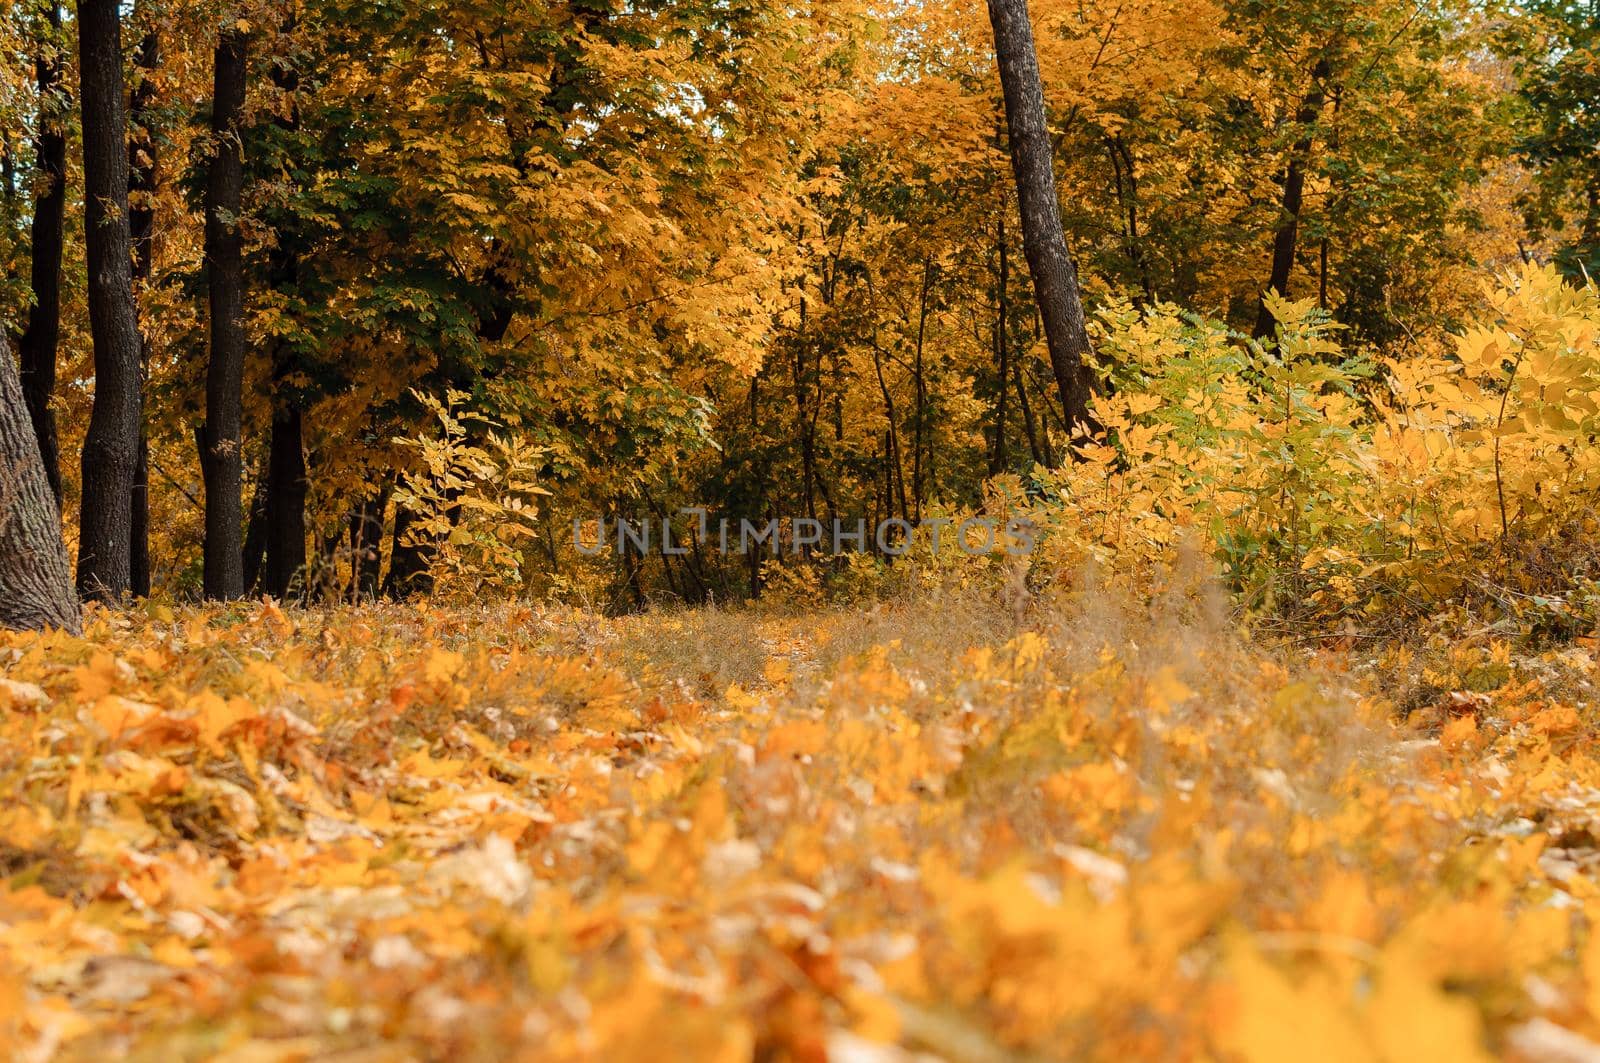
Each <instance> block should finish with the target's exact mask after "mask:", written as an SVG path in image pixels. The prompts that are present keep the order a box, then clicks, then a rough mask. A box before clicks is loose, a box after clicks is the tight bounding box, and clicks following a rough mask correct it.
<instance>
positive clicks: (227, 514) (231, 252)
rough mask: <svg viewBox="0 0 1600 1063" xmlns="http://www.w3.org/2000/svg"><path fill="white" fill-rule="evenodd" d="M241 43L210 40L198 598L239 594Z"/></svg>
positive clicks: (233, 31) (234, 35) (235, 33)
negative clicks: (206, 346)
mask: <svg viewBox="0 0 1600 1063" xmlns="http://www.w3.org/2000/svg"><path fill="white" fill-rule="evenodd" d="M247 59H248V42H247V39H246V36H245V34H244V32H242V31H241V30H240V28H239V27H237V26H231V27H229V28H227V29H224V30H223V31H222V35H221V37H220V38H219V40H218V41H217V49H216V59H215V64H216V65H215V68H214V74H215V79H216V88H215V91H214V93H213V96H212V103H211V135H212V144H211V150H212V152H213V154H212V156H211V163H210V166H209V168H208V170H207V174H206V198H205V210H206V282H207V290H208V293H209V297H210V308H211V357H210V360H209V361H208V362H207V363H206V421H205V425H204V427H203V428H202V429H201V440H202V443H201V448H200V468H201V472H202V474H203V477H204V480H205V489H206V541H205V593H206V597H208V598H222V599H227V598H239V597H242V596H243V595H244V567H243V554H242V545H243V544H242V542H241V541H240V540H241V535H242V530H243V525H244V510H243V506H244V502H243V498H242V478H243V455H242V453H241V448H242V445H243V438H242V435H243V432H242V426H243V420H244V412H243V397H242V392H243V387H244V349H245V334H244V248H243V243H244V241H243V236H242V234H241V232H240V225H239V204H240V200H241V199H242V198H243V193H244V141H243V135H244V126H243V122H242V118H243V114H244V93H245V72H246V63H247Z"/></svg>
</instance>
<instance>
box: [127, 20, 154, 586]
mask: <svg viewBox="0 0 1600 1063" xmlns="http://www.w3.org/2000/svg"><path fill="white" fill-rule="evenodd" d="M133 63H134V68H135V70H136V71H137V76H138V81H137V82H136V83H135V85H134V88H133V93H132V99H131V103H132V107H131V113H130V114H129V119H130V121H131V123H132V126H133V129H132V130H131V133H132V135H131V136H129V138H128V227H129V236H130V238H131V239H132V241H133V281H134V284H135V285H136V287H137V289H138V290H139V291H143V290H144V289H145V288H146V287H147V286H148V285H149V283H150V271H151V269H152V268H153V265H154V243H153V241H154V235H155V218H156V212H155V204H154V199H155V195H156V182H157V179H158V173H157V162H158V158H159V156H158V154H157V149H156V138H155V130H154V128H153V127H154V125H155V121H156V119H155V114H154V112H155V103H156V100H155V78H154V76H153V75H154V74H155V72H156V69H157V68H158V67H160V65H161V36H160V34H158V33H157V32H156V31H155V30H150V31H149V32H147V33H146V34H145V35H144V38H143V39H142V40H141V41H140V42H139V46H138V47H137V48H136V49H134V53H133ZM141 324H143V323H141ZM147 331H148V328H147V327H141V329H140V337H139V376H140V380H141V383H142V382H143V381H144V379H145V378H146V377H147V376H148V374H149V364H150V343H149V340H148V339H147V338H146V336H145V333H146V332H147ZM141 390H142V389H141ZM141 413H142V411H141ZM132 506H133V513H132V517H131V520H130V523H129V531H130V533H131V538H130V541H129V544H128V549H129V567H130V569H131V576H130V580H131V586H132V590H133V593H134V595H135V596H137V597H148V596H149V594H150V440H149V437H148V431H147V428H146V425H145V417H144V416H142V415H141V416H140V418H139V456H138V460H137V462H136V463H135V465H134V476H133V502H132Z"/></svg>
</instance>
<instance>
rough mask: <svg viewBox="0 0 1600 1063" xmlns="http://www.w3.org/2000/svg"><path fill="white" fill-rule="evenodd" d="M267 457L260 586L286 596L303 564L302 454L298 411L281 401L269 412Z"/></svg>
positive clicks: (304, 552) (303, 477) (290, 404)
mask: <svg viewBox="0 0 1600 1063" xmlns="http://www.w3.org/2000/svg"><path fill="white" fill-rule="evenodd" d="M270 448H271V449H270V451H269V454H268V457H267V504H266V509H265V512H264V513H263V516H264V517H265V519H266V529H267V530H266V548H267V564H266V567H265V569H263V571H262V577H261V590H262V592H263V593H266V594H270V595H272V596H273V597H274V598H287V597H288V596H289V591H290V589H291V588H292V587H293V586H294V581H295V580H296V579H297V578H299V576H300V574H301V572H302V571H303V570H304V569H305V567H306V519H305V518H306V491H307V487H308V485H307V480H306V458H305V449H304V443H303V441H302V439H301V425H300V411H299V409H298V408H296V407H295V405H294V404H293V403H292V402H288V401H285V402H282V403H281V404H280V405H279V406H278V408H277V409H276V410H275V411H274V412H273V415H272V442H271V444H270Z"/></svg>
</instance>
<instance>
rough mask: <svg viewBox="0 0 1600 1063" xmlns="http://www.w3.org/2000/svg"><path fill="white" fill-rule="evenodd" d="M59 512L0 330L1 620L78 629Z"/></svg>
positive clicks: (1, 624)
mask: <svg viewBox="0 0 1600 1063" xmlns="http://www.w3.org/2000/svg"><path fill="white" fill-rule="evenodd" d="M79 625H80V620H79V614H78V602H77V599H76V598H75V597H74V596H73V593H72V574H71V569H70V568H68V566H67V548H66V545H65V544H64V543H63V542H62V540H61V514H60V511H59V510H57V508H56V500H55V496H54V495H53V494H51V493H50V483H49V481H48V480H47V479H46V478H45V470H44V463H43V461H42V460H40V457H39V443H38V440H37V439H36V438H35V436H34V431H33V423H32V422H31V421H30V420H29V418H28V410H27V407H26V406H25V405H24V403H23V398H22V386H21V383H20V382H19V381H18V379H17V368H16V365H15V364H14V363H13V362H12V360H11V348H10V345H9V344H7V343H6V340H5V337H4V336H3V335H0V627H5V628H16V629H22V630H37V629H41V628H64V629H66V630H67V631H71V632H73V633H75V634H76V633H77V632H78V631H79V630H80V627H79Z"/></svg>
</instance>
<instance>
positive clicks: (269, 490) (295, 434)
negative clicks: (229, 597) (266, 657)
mask: <svg viewBox="0 0 1600 1063" xmlns="http://www.w3.org/2000/svg"><path fill="white" fill-rule="evenodd" d="M294 28H295V23H294V18H293V16H292V15H291V17H290V18H289V20H288V21H287V22H285V24H284V27H283V36H284V37H285V38H288V37H289V36H290V35H291V34H292V33H293V32H294ZM272 82H273V84H274V85H275V86H276V87H277V88H278V89H279V90H281V91H282V92H284V93H285V94H286V95H288V96H289V97H290V100H291V102H290V108H291V109H290V111H289V114H288V115H286V116H284V115H280V116H279V117H277V118H276V119H275V120H274V121H275V122H276V124H277V126H278V127H279V129H281V130H282V131H283V132H284V133H285V134H292V133H293V131H294V130H295V129H296V128H297V127H298V125H299V112H298V110H297V109H296V108H297V104H296V103H295V102H294V101H293V93H294V92H295V90H296V89H298V88H299V86H300V78H299V74H298V72H297V71H296V70H295V69H294V67H293V66H292V65H290V64H289V63H288V62H287V61H286V60H281V59H280V60H279V61H278V62H275V63H274V64H273V66H272ZM291 236H292V234H290V233H286V232H281V231H280V232H279V233H278V239H277V241H276V243H275V244H274V245H273V247H272V250H271V251H269V252H268V255H267V262H268V265H267V274H268V278H267V279H268V283H269V284H271V285H272V287H273V289H274V290H275V291H277V292H280V293H283V294H286V295H292V293H293V292H294V290H295V288H296V287H297V285H298V283H299V279H300V262H299V257H298V255H297V254H296V252H295V250H294V248H293V247H292V245H291V244H292V242H291ZM298 368H299V365H298V362H297V357H296V353H295V351H294V349H293V347H291V346H290V344H289V343H288V341H287V340H284V339H281V338H280V339H278V340H277V341H276V346H275V347H274V349H273V352H272V438H271V440H270V442H269V443H268V458H267V482H266V507H265V510H264V513H263V516H264V518H265V527H266V534H265V537H264V542H265V548H266V554H267V558H266V567H265V570H264V574H263V583H262V589H263V590H264V591H265V592H266V593H267V594H270V595H272V596H273V597H275V598H284V597H287V596H288V593H289V589H290V587H292V586H293V585H294V581H295V580H296V579H297V578H298V577H299V576H300V575H301V573H302V571H303V570H304V569H305V567H306V495H307V493H308V491H309V489H310V484H309V478H308V476H307V472H306V461H305V439H304V434H305V428H304V417H303V414H302V398H301V395H300V393H299V391H298V389H296V388H294V387H291V386H290V380H291V378H292V377H293V376H294V374H295V371H296V370H297V369H298ZM379 519H380V522H381V519H382V517H381V515H380V518H379ZM374 556H376V550H375V551H374ZM376 580H377V576H376V574H374V576H373V581H374V583H376Z"/></svg>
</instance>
